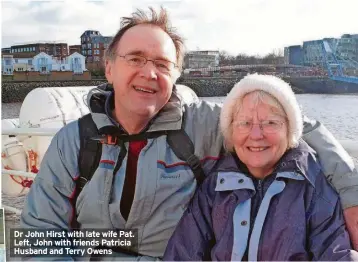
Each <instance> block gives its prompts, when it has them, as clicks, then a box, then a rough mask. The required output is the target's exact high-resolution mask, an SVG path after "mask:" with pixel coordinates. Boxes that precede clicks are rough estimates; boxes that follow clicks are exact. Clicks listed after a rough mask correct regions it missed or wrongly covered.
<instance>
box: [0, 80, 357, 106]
mask: <svg viewBox="0 0 358 262" xmlns="http://www.w3.org/2000/svg"><path fill="white" fill-rule="evenodd" d="M241 78H242V77H226V78H225V77H222V78H217V77H212V78H188V77H186V78H179V79H178V82H177V83H178V84H183V85H186V86H188V87H190V88H192V89H193V90H194V92H195V93H196V94H197V95H198V96H199V97H216V96H226V94H227V93H229V92H230V90H231V89H232V87H233V86H234V85H235V84H236V83H237V82H238V81H239V80H240V79H241ZM283 79H284V80H285V81H287V82H289V83H290V84H291V86H292V88H293V91H294V92H295V93H296V94H308V93H309V94H347V93H358V84H353V83H346V82H340V81H334V80H331V79H329V78H326V77H283ZM105 82H106V80H105V79H98V80H90V81H88V80H78V81H73V80H71V81H38V82H11V81H3V82H2V83H1V89H2V103H15V102H21V101H23V100H24V99H25V97H26V95H27V94H28V93H29V92H30V91H31V90H33V89H35V88H41V87H42V88H43V87H69V86H98V85H100V84H103V83H105Z"/></svg>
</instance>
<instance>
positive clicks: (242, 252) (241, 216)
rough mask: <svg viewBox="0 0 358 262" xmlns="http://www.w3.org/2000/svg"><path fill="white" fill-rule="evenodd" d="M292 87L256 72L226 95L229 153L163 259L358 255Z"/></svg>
mask: <svg viewBox="0 0 358 262" xmlns="http://www.w3.org/2000/svg"><path fill="white" fill-rule="evenodd" d="M302 123H303V121H302V116H301V111H300V108H299V105H298V103H297V101H296V98H295V95H294V93H293V91H292V89H291V87H290V86H289V85H288V84H287V83H286V82H284V81H282V80H281V79H279V78H277V77H274V76H266V75H257V74H255V75H249V76H247V77H245V78H244V79H242V80H241V81H240V82H239V83H237V84H236V85H235V86H234V88H233V89H232V90H231V92H230V94H229V95H228V97H227V99H226V101H225V102H224V105H223V109H222V113H221V119H220V125H221V130H222V132H223V135H224V139H225V146H226V148H227V150H228V151H229V152H230V153H228V154H227V155H226V156H225V157H223V158H222V159H221V160H220V161H219V162H218V164H217V165H216V167H215V170H213V171H211V172H209V173H208V176H209V177H208V178H207V179H206V180H205V181H204V183H203V184H202V186H201V187H200V188H199V189H198V191H197V192H196V194H195V196H194V198H193V200H192V202H191V203H190V205H189V207H188V209H187V211H186V212H185V214H184V215H183V217H182V219H181V221H180V223H179V225H178V226H177V228H176V230H175V232H174V234H173V236H172V238H171V239H170V241H169V243H168V246H167V250H166V252H165V255H164V260H249V261H255V260H276V261H288V260H305V261H307V260H336V261H337V260H344V261H354V260H356V261H357V260H358V255H357V253H356V252H355V251H353V250H351V245H350V240H349V236H348V233H347V231H346V228H345V224H344V220H343V217H342V209H341V206H340V202H339V199H338V195H337V193H336V192H335V191H334V190H333V189H332V187H331V186H330V185H329V183H328V182H327V181H326V179H325V177H324V175H323V173H322V171H321V168H320V165H319V163H318V161H317V159H316V157H315V154H314V152H313V151H312V150H311V149H310V148H309V147H308V146H307V144H305V142H303V140H301V139H300V138H301V135H302V128H303V124H302Z"/></svg>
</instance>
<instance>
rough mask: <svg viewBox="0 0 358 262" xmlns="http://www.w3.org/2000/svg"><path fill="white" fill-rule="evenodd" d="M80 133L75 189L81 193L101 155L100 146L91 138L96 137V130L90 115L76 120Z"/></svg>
mask: <svg viewBox="0 0 358 262" xmlns="http://www.w3.org/2000/svg"><path fill="white" fill-rule="evenodd" d="M78 124H79V133H80V152H79V157H78V167H79V172H80V177H79V178H78V180H77V188H78V189H79V190H80V191H81V190H82V189H83V187H84V186H85V185H86V183H87V182H88V181H89V180H91V178H92V176H93V174H94V172H95V171H96V169H97V167H98V165H99V161H100V160H101V155H102V145H101V143H100V142H99V141H96V140H92V139H91V138H93V137H95V136H97V135H98V129H97V126H96V124H95V123H94V121H93V119H92V116H91V114H87V115H85V116H83V117H81V118H80V119H79V120H78Z"/></svg>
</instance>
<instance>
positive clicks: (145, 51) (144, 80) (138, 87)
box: [106, 25, 179, 120]
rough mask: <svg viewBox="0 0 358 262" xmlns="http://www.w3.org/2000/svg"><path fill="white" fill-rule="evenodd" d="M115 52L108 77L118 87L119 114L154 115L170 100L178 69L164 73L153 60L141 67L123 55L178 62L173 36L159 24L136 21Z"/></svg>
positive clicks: (108, 68)
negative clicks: (131, 63)
mask: <svg viewBox="0 0 358 262" xmlns="http://www.w3.org/2000/svg"><path fill="white" fill-rule="evenodd" d="M116 54H117V56H116V57H115V58H114V60H113V61H108V62H107V63H106V77H107V80H108V82H109V83H112V84H113V87H114V91H115V107H116V109H115V110H116V114H117V115H118V113H117V112H119V115H120V116H126V117H127V118H128V117H140V118H147V119H148V120H149V119H151V118H152V117H153V116H154V115H155V114H157V113H158V111H159V110H160V109H161V108H162V107H163V106H164V105H165V104H166V103H167V102H168V100H169V98H170V96H171V94H172V88H173V84H174V83H175V81H176V79H177V78H178V77H179V72H178V69H177V68H174V69H173V71H171V72H169V73H163V72H162V70H160V68H159V69H158V67H156V66H155V65H154V63H153V62H151V61H147V63H146V64H145V65H144V66H143V67H139V66H133V65H129V64H128V63H127V61H126V60H125V59H124V58H123V57H120V56H125V55H131V54H135V55H140V56H142V57H145V58H147V59H150V60H154V59H163V60H167V61H171V62H174V63H175V64H176V62H177V60H176V49H175V46H174V43H173V41H172V39H171V38H170V37H169V35H168V34H167V33H165V32H164V31H163V30H162V29H160V28H159V27H156V26H150V25H137V26H134V27H132V28H130V29H128V30H127V31H126V32H125V33H124V35H123V36H122V38H121V39H120V41H119V43H118V44H117V47H116ZM133 61H134V62H135V61H136V60H133Z"/></svg>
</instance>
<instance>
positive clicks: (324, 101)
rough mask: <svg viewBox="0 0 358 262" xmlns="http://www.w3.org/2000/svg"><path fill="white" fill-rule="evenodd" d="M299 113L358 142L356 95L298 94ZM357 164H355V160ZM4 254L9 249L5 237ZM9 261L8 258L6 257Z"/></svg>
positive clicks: (9, 109)
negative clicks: (5, 246) (300, 111)
mask: <svg viewBox="0 0 358 262" xmlns="http://www.w3.org/2000/svg"><path fill="white" fill-rule="evenodd" d="M202 99H205V100H208V101H212V102H219V103H221V102H223V100H224V97H205V98H202ZM297 99H298V101H299V103H300V105H301V108H302V111H303V112H304V114H305V115H306V116H308V117H309V118H314V119H316V120H318V121H320V122H322V123H323V124H324V125H325V126H326V127H327V128H328V129H329V130H330V131H331V132H332V134H333V135H334V136H335V137H336V138H337V139H342V140H346V139H348V140H356V141H357V140H358V94H355V95H320V94H301V95H297ZM20 107H21V103H10V104H2V105H1V109H2V110H1V118H2V119H5V118H18V116H19V112H20ZM355 162H356V164H358V161H357V159H356V161H355ZM2 200H3V203H4V204H5V205H10V206H14V207H16V208H22V206H23V202H24V197H8V196H2ZM18 223H19V216H17V215H14V214H12V213H10V212H6V234H7V235H8V234H9V229H10V228H11V227H16V226H18ZM6 244H7V248H6V249H7V251H8V247H9V245H8V244H9V243H8V238H7V243H6ZM8 260H11V259H9V257H8Z"/></svg>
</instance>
